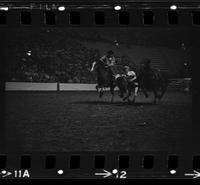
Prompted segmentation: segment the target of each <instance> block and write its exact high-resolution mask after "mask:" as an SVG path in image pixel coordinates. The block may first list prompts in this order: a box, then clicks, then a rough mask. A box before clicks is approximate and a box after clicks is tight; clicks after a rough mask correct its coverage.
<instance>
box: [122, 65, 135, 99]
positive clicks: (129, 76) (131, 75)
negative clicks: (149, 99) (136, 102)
mask: <svg viewBox="0 0 200 185" xmlns="http://www.w3.org/2000/svg"><path fill="white" fill-rule="evenodd" d="M124 71H125V78H126V80H127V82H128V86H129V88H133V87H134V89H135V92H134V93H135V96H137V93H138V89H139V87H138V86H139V84H138V82H137V76H136V73H135V72H134V71H133V70H130V67H129V66H124Z"/></svg>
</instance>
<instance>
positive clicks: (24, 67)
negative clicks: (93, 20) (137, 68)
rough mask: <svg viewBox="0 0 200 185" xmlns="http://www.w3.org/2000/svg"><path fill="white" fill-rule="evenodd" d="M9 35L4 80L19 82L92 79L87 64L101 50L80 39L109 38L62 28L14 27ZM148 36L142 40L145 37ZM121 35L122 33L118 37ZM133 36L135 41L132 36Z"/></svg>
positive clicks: (93, 76)
mask: <svg viewBox="0 0 200 185" xmlns="http://www.w3.org/2000/svg"><path fill="white" fill-rule="evenodd" d="M109 34H110V35H109ZM10 36H11V38H10V39H9V43H8V45H7V46H8V47H7V66H6V76H7V81H23V82H61V83H95V82H96V76H95V75H94V74H92V73H91V72H90V68H91V65H92V62H93V61H95V60H98V59H99V58H100V57H101V54H100V51H99V49H97V48H92V49H91V48H90V49H89V48H87V47H86V46H85V45H84V44H83V42H84V40H87V39H90V40H92V41H93V42H95V41H101V42H107V43H109V42H112V41H113V38H111V37H112V34H111V33H110V32H109V33H108V34H97V33H96V34H95V32H92V33H89V30H88V31H87V32H80V31H79V32H78V33H76V32H72V31H70V30H69V31H67V30H65V31H63V30H62V29H60V30H59V29H57V30H51V29H38V30H35V31H32V32H30V31H21V30H15V31H14V32H13V33H10ZM116 37H120V35H115V38H116ZM148 38H150V37H148ZM148 38H147V39H145V38H144V39H142V40H143V41H145V40H146V41H148ZM125 39H126V38H125V35H124V38H121V40H125ZM134 39H135V40H134V41H135V43H136V41H137V40H136V37H134ZM140 40H141V38H140ZM140 40H138V43H139V41H140ZM154 40H155V39H154ZM127 42H128V40H127ZM146 43H149V42H146ZM117 60H119V61H120V62H118V63H121V64H123V63H124V64H127V63H130V61H129V58H128V57H127V56H121V57H118V58H117ZM133 65H134V64H133Z"/></svg>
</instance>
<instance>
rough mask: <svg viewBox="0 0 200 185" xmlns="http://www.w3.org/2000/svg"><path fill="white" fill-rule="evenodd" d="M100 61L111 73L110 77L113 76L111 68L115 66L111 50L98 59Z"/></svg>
mask: <svg viewBox="0 0 200 185" xmlns="http://www.w3.org/2000/svg"><path fill="white" fill-rule="evenodd" d="M100 61H101V62H103V63H104V64H105V66H106V67H107V68H108V70H109V71H110V73H111V76H114V75H115V72H114V69H113V66H114V65H115V64H116V59H115V56H114V52H113V51H112V50H109V51H108V52H107V54H106V55H104V56H103V57H101V58H100Z"/></svg>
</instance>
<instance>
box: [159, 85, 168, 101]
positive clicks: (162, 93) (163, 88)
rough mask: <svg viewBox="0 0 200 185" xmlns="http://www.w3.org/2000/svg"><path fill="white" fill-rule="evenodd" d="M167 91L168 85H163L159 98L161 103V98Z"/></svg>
mask: <svg viewBox="0 0 200 185" xmlns="http://www.w3.org/2000/svg"><path fill="white" fill-rule="evenodd" d="M166 90H167V85H166V84H164V85H162V87H161V94H160V96H159V98H158V99H159V101H160V100H161V98H162V97H163V95H164V94H165V92H166Z"/></svg>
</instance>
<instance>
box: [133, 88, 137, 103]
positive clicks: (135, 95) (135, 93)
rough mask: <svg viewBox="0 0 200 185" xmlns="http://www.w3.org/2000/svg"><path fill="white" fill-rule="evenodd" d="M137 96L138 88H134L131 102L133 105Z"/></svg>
mask: <svg viewBox="0 0 200 185" xmlns="http://www.w3.org/2000/svg"><path fill="white" fill-rule="evenodd" d="M137 95H138V87H137V86H136V87H135V88H134V96H133V100H132V102H133V103H134V102H135V98H136V97H137Z"/></svg>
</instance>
